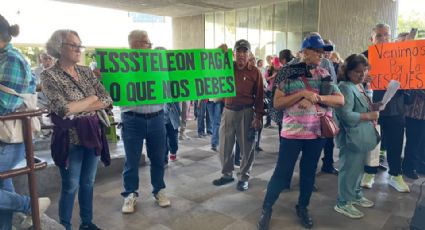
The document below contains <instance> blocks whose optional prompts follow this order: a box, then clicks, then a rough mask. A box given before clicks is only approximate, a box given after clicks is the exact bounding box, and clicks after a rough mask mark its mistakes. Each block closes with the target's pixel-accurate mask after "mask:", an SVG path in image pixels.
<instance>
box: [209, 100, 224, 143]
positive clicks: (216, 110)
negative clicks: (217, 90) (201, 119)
mask: <svg viewBox="0 0 425 230" xmlns="http://www.w3.org/2000/svg"><path fill="white" fill-rule="evenodd" d="M207 110H208V114H209V116H210V120H211V121H212V137H211V146H212V147H217V146H218V144H219V140H220V139H219V132H220V121H221V113H222V112H223V104H222V103H221V102H212V101H211V102H208V104H207Z"/></svg>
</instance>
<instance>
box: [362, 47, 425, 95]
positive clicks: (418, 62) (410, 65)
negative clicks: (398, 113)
mask: <svg viewBox="0 0 425 230" xmlns="http://www.w3.org/2000/svg"><path fill="white" fill-rule="evenodd" d="M369 64H370V66H371V70H370V71H369V75H371V76H372V78H373V80H372V82H371V88H372V89H374V90H385V89H386V88H387V85H388V83H389V82H390V81H391V80H396V81H399V82H400V85H401V86H400V89H425V40H416V41H405V42H396V43H385V44H378V45H374V46H369Z"/></svg>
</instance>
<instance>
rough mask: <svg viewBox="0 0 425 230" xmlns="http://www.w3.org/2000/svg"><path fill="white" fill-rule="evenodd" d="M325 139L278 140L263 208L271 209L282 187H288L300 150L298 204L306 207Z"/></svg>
mask: <svg viewBox="0 0 425 230" xmlns="http://www.w3.org/2000/svg"><path fill="white" fill-rule="evenodd" d="M325 141H326V139H322V138H318V139H312V140H300V139H286V138H282V139H281V140H280V146H279V157H278V160H277V164H276V168H275V170H274V172H273V176H272V177H271V179H270V182H269V184H268V186H267V193H266V197H265V198H264V202H263V209H266V210H271V209H272V207H273V205H274V203H275V202H276V200H277V199H278V198H279V195H280V193H281V192H282V190H283V189H285V188H289V186H290V183H291V178H292V174H293V172H294V167H295V164H296V162H297V160H298V155H299V154H300V152H302V155H301V160H300V195H299V197H298V205H299V206H300V207H307V206H308V205H309V203H310V197H311V193H312V191H313V185H314V180H315V178H316V169H317V162H318V161H319V158H320V154H321V152H322V149H323V145H324V144H325Z"/></svg>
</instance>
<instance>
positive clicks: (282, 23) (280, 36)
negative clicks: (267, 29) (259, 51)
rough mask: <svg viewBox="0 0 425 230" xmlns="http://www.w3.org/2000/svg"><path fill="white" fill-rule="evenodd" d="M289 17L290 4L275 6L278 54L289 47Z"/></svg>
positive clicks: (275, 34) (283, 3)
mask: <svg viewBox="0 0 425 230" xmlns="http://www.w3.org/2000/svg"><path fill="white" fill-rule="evenodd" d="M287 16H288V2H282V3H279V4H276V5H275V15H274V30H275V31H274V41H275V47H274V50H275V52H276V54H278V53H279V51H281V50H283V49H286V47H287V38H286V36H287V33H286V32H287V30H288V26H287Z"/></svg>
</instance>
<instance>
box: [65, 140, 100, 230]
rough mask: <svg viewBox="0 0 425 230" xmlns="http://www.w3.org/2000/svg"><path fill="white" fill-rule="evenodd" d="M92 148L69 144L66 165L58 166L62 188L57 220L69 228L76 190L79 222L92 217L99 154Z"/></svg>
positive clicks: (85, 222)
mask: <svg viewBox="0 0 425 230" xmlns="http://www.w3.org/2000/svg"><path fill="white" fill-rule="evenodd" d="M95 151H96V150H95V149H94V148H86V147H83V146H81V145H71V146H70V148H69V157H68V167H67V168H64V167H60V168H59V170H60V174H61V178H62V189H61V195H60V199H59V220H60V223H61V224H62V225H63V226H64V227H65V228H66V229H67V230H71V229H72V226H71V218H72V210H73V208H74V199H75V194H76V193H77V190H78V204H79V205H80V218H81V224H84V225H86V224H90V223H91V222H92V219H93V184H94V180H95V178H96V171H97V164H98V163H99V158H100V157H99V156H96V154H95V153H96V152H95Z"/></svg>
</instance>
